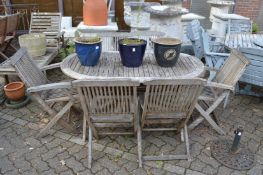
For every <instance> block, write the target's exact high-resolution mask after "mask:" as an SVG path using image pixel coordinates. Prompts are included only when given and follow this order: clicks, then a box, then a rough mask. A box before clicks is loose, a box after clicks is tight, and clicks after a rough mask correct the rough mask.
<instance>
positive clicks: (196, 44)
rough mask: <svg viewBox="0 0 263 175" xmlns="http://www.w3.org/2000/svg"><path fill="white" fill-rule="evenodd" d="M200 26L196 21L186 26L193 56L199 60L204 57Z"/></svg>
mask: <svg viewBox="0 0 263 175" xmlns="http://www.w3.org/2000/svg"><path fill="white" fill-rule="evenodd" d="M202 29H203V28H202V26H201V24H200V22H199V21H198V20H193V21H192V22H190V23H189V24H188V26H187V37H188V38H189V39H190V41H191V43H192V45H193V48H194V53H195V56H196V57H197V58H199V59H201V58H202V57H203V56H204V48H203V44H202V38H201V37H202V35H201V33H202Z"/></svg>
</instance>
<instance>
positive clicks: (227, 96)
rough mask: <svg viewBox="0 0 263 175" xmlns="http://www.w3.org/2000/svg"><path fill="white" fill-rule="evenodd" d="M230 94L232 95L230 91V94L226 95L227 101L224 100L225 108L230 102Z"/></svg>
mask: <svg viewBox="0 0 263 175" xmlns="http://www.w3.org/2000/svg"><path fill="white" fill-rule="evenodd" d="M229 95H230V93H229V92H228V94H227V95H226V97H225V101H224V109H225V108H226V106H227V104H228V101H229Z"/></svg>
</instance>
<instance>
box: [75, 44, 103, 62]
mask: <svg viewBox="0 0 263 175" xmlns="http://www.w3.org/2000/svg"><path fill="white" fill-rule="evenodd" d="M75 46H76V53H77V55H78V58H79V60H80V63H81V65H83V66H95V65H96V64H97V63H98V61H99V58H100V55H101V41H99V42H97V43H83V42H78V41H76V40H75Z"/></svg>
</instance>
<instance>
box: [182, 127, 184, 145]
mask: <svg viewBox="0 0 263 175" xmlns="http://www.w3.org/2000/svg"><path fill="white" fill-rule="evenodd" d="M181 141H182V142H184V129H181Z"/></svg>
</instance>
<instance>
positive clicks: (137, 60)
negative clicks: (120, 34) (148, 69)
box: [119, 38, 147, 67]
mask: <svg viewBox="0 0 263 175" xmlns="http://www.w3.org/2000/svg"><path fill="white" fill-rule="evenodd" d="M125 40H127V39H121V40H119V52H120V56H121V61H122V64H123V65H124V66H126V67H139V66H140V65H141V64H142V62H143V57H144V53H145V49H146V45H147V41H145V40H142V39H140V40H141V41H142V42H141V43H138V44H130V43H125V42H124V41H125ZM128 40H138V39H136V38H129V39H128Z"/></svg>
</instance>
